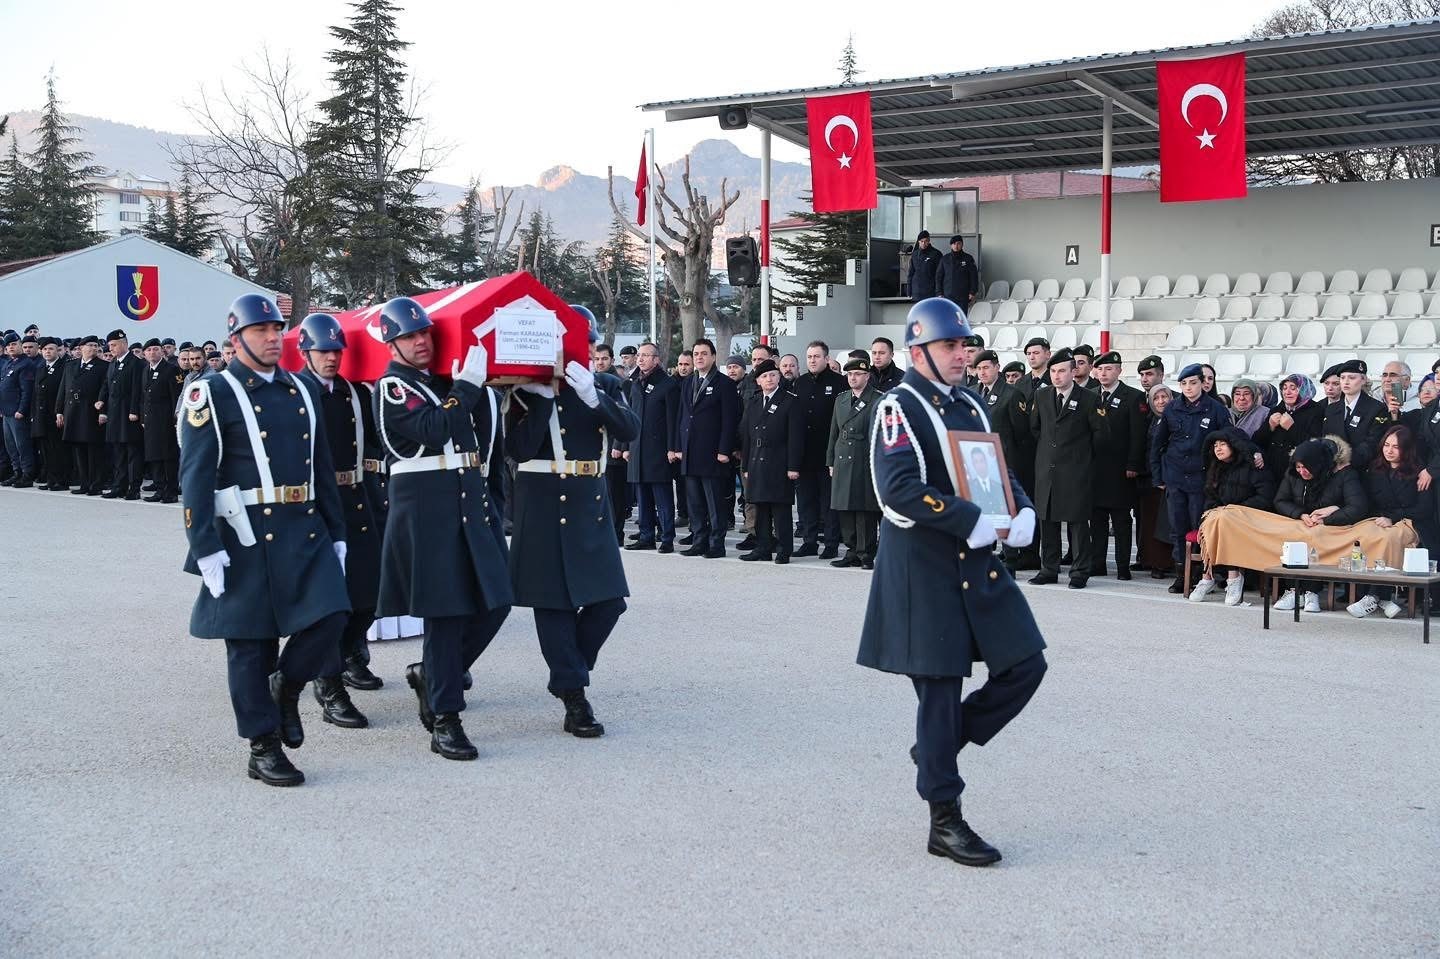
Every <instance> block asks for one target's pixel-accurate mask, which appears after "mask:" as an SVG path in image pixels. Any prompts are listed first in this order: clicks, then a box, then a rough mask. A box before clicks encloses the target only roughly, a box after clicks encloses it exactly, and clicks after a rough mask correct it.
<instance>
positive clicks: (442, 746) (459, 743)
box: [430, 713, 480, 760]
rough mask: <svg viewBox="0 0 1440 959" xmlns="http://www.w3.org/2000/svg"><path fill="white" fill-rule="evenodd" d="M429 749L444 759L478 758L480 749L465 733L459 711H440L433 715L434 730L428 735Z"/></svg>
mask: <svg viewBox="0 0 1440 959" xmlns="http://www.w3.org/2000/svg"><path fill="white" fill-rule="evenodd" d="M430 751H431V752H432V753H439V754H440V755H441V756H443V757H445V758H446V759H458V760H468V759H479V758H480V750H478V749H476V748H475V744H474V743H472V742H471V741H470V737H469V736H466V735H465V727H464V726H462V725H460V714H459V713H442V714H440V715H439V716H436V717H435V730H434V732H432V733H431V735H430Z"/></svg>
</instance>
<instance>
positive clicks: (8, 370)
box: [0, 354, 35, 419]
mask: <svg viewBox="0 0 1440 959" xmlns="http://www.w3.org/2000/svg"><path fill="white" fill-rule="evenodd" d="M34 386H35V361H34V360H33V359H31V358H30V357H28V356H25V355H24V354H21V355H20V356H17V357H15V358H14V359H13V360H12V359H9V358H8V357H7V358H6V359H4V360H0V416H4V417H5V418H6V419H9V418H10V417H11V416H14V415H15V414H16V413H23V414H24V415H25V417H26V418H27V419H28V418H29V417H30V406H31V394H32V392H33V389H34Z"/></svg>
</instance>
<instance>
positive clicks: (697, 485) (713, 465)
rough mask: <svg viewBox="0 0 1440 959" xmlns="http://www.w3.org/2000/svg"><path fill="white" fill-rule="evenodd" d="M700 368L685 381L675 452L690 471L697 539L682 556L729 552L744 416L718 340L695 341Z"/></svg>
mask: <svg viewBox="0 0 1440 959" xmlns="http://www.w3.org/2000/svg"><path fill="white" fill-rule="evenodd" d="M690 352H691V356H692V357H693V359H694V363H695V372H694V373H693V374H691V375H690V376H689V377H688V378H686V379H685V380H684V381H682V382H681V384H680V414H679V415H678V416H677V417H676V418H675V433H674V439H673V441H672V443H671V444H670V446H671V449H670V454H671V456H672V457H673V459H674V460H675V461H676V462H678V463H679V464H680V469H681V471H682V472H683V473H684V475H685V483H686V486H685V495H686V500H687V502H688V503H689V506H690V529H691V535H692V536H693V537H694V544H693V545H692V546H691V547H690V548H689V549H687V550H685V551H684V552H683V553H682V554H681V555H682V556H704V557H706V558H707V559H719V558H721V557H723V556H724V555H725V528H726V526H727V523H726V517H725V515H724V508H725V484H726V483H730V482H733V477H734V475H735V473H734V466H733V465H732V463H731V453H732V452H733V451H734V449H735V428H736V426H737V425H738V424H739V421H740V396H739V394H738V393H737V392H736V390H735V384H734V383H733V382H732V381H731V380H729V379H728V378H727V377H726V376H725V375H724V374H722V373H721V372H720V371H719V370H717V369H716V368H715V344H714V343H712V342H710V341H709V340H707V339H700V340H696V341H695V345H694V346H693V347H692V348H691V351H690Z"/></svg>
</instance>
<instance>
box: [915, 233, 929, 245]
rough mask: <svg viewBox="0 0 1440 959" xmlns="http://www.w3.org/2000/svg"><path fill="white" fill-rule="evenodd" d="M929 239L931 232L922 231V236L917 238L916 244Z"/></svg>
mask: <svg viewBox="0 0 1440 959" xmlns="http://www.w3.org/2000/svg"><path fill="white" fill-rule="evenodd" d="M928 239H930V231H929V230H921V231H920V234H919V235H918V236H916V237H915V242H916V243H919V242H920V241H921V240H928Z"/></svg>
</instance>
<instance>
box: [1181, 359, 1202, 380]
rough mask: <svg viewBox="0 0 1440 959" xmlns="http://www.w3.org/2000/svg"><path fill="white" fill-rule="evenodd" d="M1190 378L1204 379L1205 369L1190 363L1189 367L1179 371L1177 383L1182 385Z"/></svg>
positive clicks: (1197, 364)
mask: <svg viewBox="0 0 1440 959" xmlns="http://www.w3.org/2000/svg"><path fill="white" fill-rule="evenodd" d="M1192 376H1193V377H1195V378H1197V379H1204V378H1205V368H1204V367H1203V366H1201V365H1200V364H1199V363H1191V364H1190V365H1189V366H1187V367H1185V369H1183V370H1181V371H1180V376H1179V381H1180V382H1182V383H1183V382H1185V381H1186V380H1188V379H1189V378H1190V377H1192Z"/></svg>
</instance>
